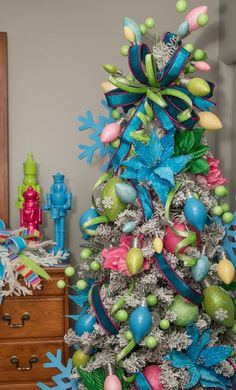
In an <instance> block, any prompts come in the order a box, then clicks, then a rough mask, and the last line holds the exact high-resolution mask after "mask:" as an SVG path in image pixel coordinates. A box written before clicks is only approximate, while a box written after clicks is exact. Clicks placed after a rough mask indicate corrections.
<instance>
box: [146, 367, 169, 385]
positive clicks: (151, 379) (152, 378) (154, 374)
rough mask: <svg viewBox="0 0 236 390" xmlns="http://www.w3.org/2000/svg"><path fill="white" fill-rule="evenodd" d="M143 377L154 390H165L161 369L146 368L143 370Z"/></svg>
mask: <svg viewBox="0 0 236 390" xmlns="http://www.w3.org/2000/svg"><path fill="white" fill-rule="evenodd" d="M143 375H144V376H145V378H146V379H147V381H148V383H149V384H150V386H151V388H152V390H164V387H163V385H162V384H161V382H160V375H161V369H160V367H158V366H155V365H151V366H148V367H145V368H144V370H143Z"/></svg>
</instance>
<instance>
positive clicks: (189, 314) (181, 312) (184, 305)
mask: <svg viewBox="0 0 236 390" xmlns="http://www.w3.org/2000/svg"><path fill="white" fill-rule="evenodd" d="M169 310H170V311H172V312H173V313H175V315H176V320H175V321H173V322H174V324H175V325H178V326H187V325H188V324H190V323H191V322H196V321H197V319H198V315H199V309H198V306H197V305H194V304H193V303H191V302H189V301H187V300H186V299H185V298H183V297H182V296H181V295H176V296H175V298H174V301H173V302H172V304H171V305H170V306H169Z"/></svg>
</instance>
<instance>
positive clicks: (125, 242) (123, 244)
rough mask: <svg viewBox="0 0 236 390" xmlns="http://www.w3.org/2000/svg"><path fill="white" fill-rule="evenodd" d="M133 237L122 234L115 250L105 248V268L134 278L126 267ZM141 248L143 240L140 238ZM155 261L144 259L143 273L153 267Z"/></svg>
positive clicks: (103, 253)
mask: <svg viewBox="0 0 236 390" xmlns="http://www.w3.org/2000/svg"><path fill="white" fill-rule="evenodd" d="M133 238H134V237H133V236H126V235H125V234H122V235H121V237H120V245H119V246H118V247H114V248H105V249H103V251H102V256H103V257H104V259H105V261H104V262H103V268H105V269H111V270H112V271H115V272H122V273H124V274H125V275H127V276H132V275H131V273H130V272H129V270H128V268H127V265H126V260H125V259H126V255H127V253H128V251H129V249H130V248H131V243H132V240H133ZM139 238H140V241H141V246H143V240H142V237H141V236H140V237H139ZM152 262H153V260H152V259H144V262H143V268H142V271H148V270H149V269H150V267H151V264H152Z"/></svg>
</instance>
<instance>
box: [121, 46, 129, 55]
mask: <svg viewBox="0 0 236 390" xmlns="http://www.w3.org/2000/svg"><path fill="white" fill-rule="evenodd" d="M120 54H121V55H122V56H123V57H127V56H128V54H129V46H128V45H123V46H121V48H120Z"/></svg>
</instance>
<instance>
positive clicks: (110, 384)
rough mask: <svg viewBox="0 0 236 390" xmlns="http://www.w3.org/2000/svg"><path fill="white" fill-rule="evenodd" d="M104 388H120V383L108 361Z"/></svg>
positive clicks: (107, 389)
mask: <svg viewBox="0 0 236 390" xmlns="http://www.w3.org/2000/svg"><path fill="white" fill-rule="evenodd" d="M104 390H122V384H121V382H120V380H119V378H118V376H117V375H116V373H115V370H114V368H113V366H112V365H111V364H110V363H108V365H107V377H106V379H105V382H104Z"/></svg>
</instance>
